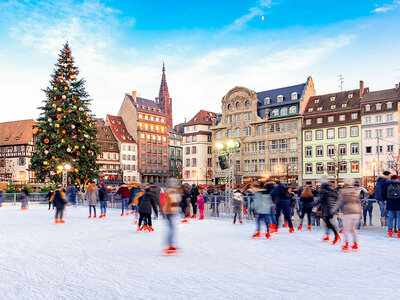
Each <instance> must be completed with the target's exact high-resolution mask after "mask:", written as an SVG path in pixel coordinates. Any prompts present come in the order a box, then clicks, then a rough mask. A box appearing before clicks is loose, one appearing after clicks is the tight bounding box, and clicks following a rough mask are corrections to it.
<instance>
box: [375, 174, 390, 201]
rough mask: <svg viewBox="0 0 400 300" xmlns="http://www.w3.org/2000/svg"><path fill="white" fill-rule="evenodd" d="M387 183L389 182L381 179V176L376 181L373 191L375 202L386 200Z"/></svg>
mask: <svg viewBox="0 0 400 300" xmlns="http://www.w3.org/2000/svg"><path fill="white" fill-rule="evenodd" d="M389 181H390V180H389V179H387V178H386V177H383V176H379V177H378V180H377V181H376V184H375V189H374V193H375V199H376V200H377V201H385V200H386V199H387V197H386V193H387V186H388V182H389Z"/></svg>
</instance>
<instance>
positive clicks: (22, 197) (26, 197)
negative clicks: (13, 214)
mask: <svg viewBox="0 0 400 300" xmlns="http://www.w3.org/2000/svg"><path fill="white" fill-rule="evenodd" d="M19 199H20V201H21V205H22V206H27V205H28V200H29V193H25V192H22V193H20V194H19Z"/></svg>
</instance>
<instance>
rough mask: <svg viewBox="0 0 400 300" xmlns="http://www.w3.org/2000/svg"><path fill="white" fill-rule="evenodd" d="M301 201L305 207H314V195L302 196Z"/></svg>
mask: <svg viewBox="0 0 400 300" xmlns="http://www.w3.org/2000/svg"><path fill="white" fill-rule="evenodd" d="M300 201H301V202H302V203H303V207H304V208H313V207H314V197H300Z"/></svg>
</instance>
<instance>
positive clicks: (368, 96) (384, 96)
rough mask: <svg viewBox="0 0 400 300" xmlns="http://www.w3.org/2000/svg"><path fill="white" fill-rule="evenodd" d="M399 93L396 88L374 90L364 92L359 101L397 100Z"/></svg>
mask: <svg viewBox="0 0 400 300" xmlns="http://www.w3.org/2000/svg"><path fill="white" fill-rule="evenodd" d="M399 97H400V95H399V93H398V90H397V89H387V90H381V91H375V92H368V93H365V94H364V96H363V97H362V98H361V103H366V102H375V101H386V100H399Z"/></svg>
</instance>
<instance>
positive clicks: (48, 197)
mask: <svg viewBox="0 0 400 300" xmlns="http://www.w3.org/2000/svg"><path fill="white" fill-rule="evenodd" d="M53 194H54V191H53V190H52V189H51V190H50V191H49V192H48V193H47V195H46V197H45V199H47V200H48V201H49V210H50V208H51V204H52V203H53V202H52V201H51V200H50V199H51V196H53ZM53 209H54V204H53Z"/></svg>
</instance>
